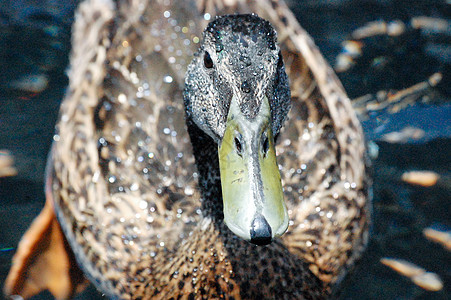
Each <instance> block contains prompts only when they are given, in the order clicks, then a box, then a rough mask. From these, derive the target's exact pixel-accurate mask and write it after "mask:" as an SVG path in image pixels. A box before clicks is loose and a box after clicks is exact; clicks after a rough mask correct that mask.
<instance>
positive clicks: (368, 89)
mask: <svg viewBox="0 0 451 300" xmlns="http://www.w3.org/2000/svg"><path fill="white" fill-rule="evenodd" d="M73 2H74V1H67V0H66V1H65V2H62V1H44V2H39V1H2V2H1V3H0V70H1V72H0V149H7V150H9V151H11V152H12V154H13V155H14V157H15V166H16V168H17V169H18V175H17V176H15V177H10V178H1V179H0V203H1V204H0V285H2V286H3V282H4V280H5V277H6V274H7V271H8V269H9V267H10V262H11V258H12V255H13V253H14V249H15V247H16V245H17V243H18V241H19V239H20V236H21V235H22V234H23V233H24V231H25V230H26V228H27V227H28V226H29V224H30V223H31V221H32V220H33V218H34V217H35V216H36V215H37V214H38V212H39V211H40V209H41V208H42V206H43V203H44V193H43V176H44V175H43V173H44V166H45V160H46V156H47V152H48V149H49V147H50V143H51V139H52V136H53V127H54V123H55V120H56V117H57V113H58V107H59V104H60V102H61V99H62V98H63V95H64V92H65V87H66V85H67V81H68V80H67V77H66V75H65V69H66V67H67V63H68V53H69V49H70V26H71V22H72V15H73V9H74V3H73ZM448 3H449V2H448ZM291 7H292V9H293V11H294V12H295V14H296V15H297V17H298V19H299V21H300V22H301V24H302V25H303V26H304V27H305V28H306V29H307V31H308V32H310V34H312V36H313V37H314V39H315V41H316V43H317V44H318V46H319V47H320V48H321V50H322V52H323V53H324V55H325V57H326V59H328V60H329V62H330V63H331V64H332V65H334V64H335V58H336V56H337V55H338V54H339V53H340V51H342V49H341V48H342V46H341V43H342V41H343V40H345V39H347V38H349V34H350V33H351V32H352V31H353V30H355V29H356V28H358V27H360V26H362V25H364V24H365V23H367V22H369V21H374V20H386V21H392V20H401V21H403V22H406V23H408V22H409V20H410V19H411V18H412V17H415V16H433V17H438V18H448V21H449V16H450V12H451V5H450V4H446V1H389V0H385V1H345V0H342V1H338V0H335V1H333V0H330V1H304V2H302V3H301V4H298V3H296V1H291ZM366 43H367V44H366V46H365V47H366V50H367V53H368V54H367V55H364V56H363V57H362V59H360V60H359V61H357V65H356V67H354V68H352V69H350V70H349V71H348V72H345V73H342V74H340V78H341V79H342V82H343V85H344V86H345V88H346V90H347V91H348V93H349V95H350V97H351V98H355V97H358V96H361V95H364V94H368V93H375V92H377V91H378V90H381V89H402V88H406V87H408V86H411V85H413V84H415V83H417V82H421V81H424V80H426V79H427V77H428V76H430V75H432V74H433V73H434V72H442V74H443V76H444V78H443V80H442V83H441V84H439V86H437V88H436V89H434V90H433V91H432V92H431V94H430V95H431V97H432V98H433V99H432V101H431V102H429V103H426V104H424V103H423V104H421V103H420V104H416V105H413V106H411V107H409V108H406V109H404V110H402V111H401V112H399V113H397V114H389V113H388V112H386V111H381V112H375V113H373V114H370V118H369V119H368V120H366V121H364V123H363V125H364V129H365V132H366V135H367V137H368V139H369V140H372V141H374V142H375V143H376V144H377V146H378V148H379V156H378V157H377V158H376V159H375V160H374V162H373V164H374V219H373V232H372V238H371V243H370V245H369V247H368V251H367V252H366V254H365V256H364V257H363V259H362V261H361V263H360V264H359V266H358V268H357V269H356V271H355V272H354V273H353V274H352V276H351V277H350V278H349V280H348V281H347V282H346V284H345V286H344V289H343V291H342V293H341V298H342V299H450V298H451V253H450V252H447V251H446V250H444V248H442V247H441V246H440V245H438V244H435V243H432V242H430V241H428V240H426V239H425V238H424V237H423V235H422V230H423V229H424V228H426V227H429V226H434V227H435V228H438V229H442V230H450V229H451V218H450V212H451V209H450V208H451V199H450V190H451V184H450V176H451V104H450V99H451V97H450V95H451V90H450V72H449V71H450V64H451V59H450V56H451V49H450V48H451V37H450V35H449V32H448V34H447V35H446V34H444V35H443V36H441V35H438V34H431V35H424V34H420V33H419V32H418V31H414V30H412V31H409V32H408V34H406V35H405V36H403V37H402V39H401V40H391V39H387V38H378V39H373V40H368V41H366ZM400 45H402V47H401V46H400ZM437 49H439V51H437ZM378 57H382V58H383V61H384V63H383V64H382V66H381V65H380V64H374V62H375V58H378ZM30 75H32V77H30ZM24 83H26V84H25V85H24ZM30 83H32V85H31V86H32V88H31V90H30V91H26V90H25V89H26V88H29V87H30ZM406 127H414V128H417V129H420V130H422V132H423V136H422V137H421V138H420V139H417V140H412V139H407V140H405V141H402V142H397V143H388V142H386V141H384V135H385V134H387V133H390V132H394V131H401V130H402V129H404V128H406ZM410 170H431V171H435V172H437V173H438V174H440V175H441V178H444V179H443V180H442V181H441V182H440V184H437V185H436V186H434V187H430V188H425V187H416V186H412V185H408V184H406V183H403V182H402V181H401V180H400V176H401V174H402V173H403V172H404V171H410ZM382 257H395V258H402V259H406V260H408V261H411V262H413V263H415V264H417V265H419V266H421V267H423V268H424V269H426V270H428V271H431V272H435V273H437V274H438V275H439V276H440V277H441V279H442V280H443V282H444V288H443V289H442V290H441V291H439V292H427V291H425V290H423V289H421V288H419V287H417V286H415V285H414V284H413V283H411V282H410V281H409V280H408V279H406V278H404V277H401V276H400V275H398V274H397V273H395V272H393V271H392V270H390V269H389V268H387V267H385V266H383V265H382V264H381V263H380V262H379V260H380V258H382ZM97 297H100V295H98V294H96V292H95V291H93V290H92V288H91V290H90V291H88V292H87V293H84V294H83V295H82V296H80V297H79V298H80V299H91V298H97ZM48 298H49V295H48V294H43V295H41V296H39V297H37V299H48Z"/></svg>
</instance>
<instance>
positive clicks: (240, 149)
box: [234, 134, 243, 156]
mask: <svg viewBox="0 0 451 300" xmlns="http://www.w3.org/2000/svg"><path fill="white" fill-rule="evenodd" d="M241 139H242V136H241V134H237V136H236V137H235V139H234V142H235V148H236V153H238V155H239V156H242V155H243V145H242V144H241Z"/></svg>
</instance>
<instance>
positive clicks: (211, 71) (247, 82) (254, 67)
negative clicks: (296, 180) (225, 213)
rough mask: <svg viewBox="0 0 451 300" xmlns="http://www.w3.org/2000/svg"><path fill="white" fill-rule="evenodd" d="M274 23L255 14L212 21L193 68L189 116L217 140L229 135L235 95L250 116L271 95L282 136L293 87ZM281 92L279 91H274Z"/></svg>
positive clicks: (188, 85) (188, 82)
mask: <svg viewBox="0 0 451 300" xmlns="http://www.w3.org/2000/svg"><path fill="white" fill-rule="evenodd" d="M276 41H277V34H276V32H275V30H274V28H273V27H272V25H271V24H270V23H269V22H268V21H266V20H263V19H261V18H260V17H258V16H257V15H255V14H246V15H226V16H222V17H219V18H217V19H216V20H214V21H213V22H211V23H210V24H209V25H208V27H207V28H206V29H205V31H204V34H203V43H202V45H201V47H200V49H199V51H198V52H197V53H196V55H195V58H194V59H193V61H192V63H191V64H190V65H189V67H188V71H187V76H186V82H185V83H186V89H185V95H184V96H185V105H186V106H187V114H188V117H191V118H192V119H193V121H194V122H195V123H196V125H197V126H198V127H199V128H201V129H202V130H203V131H205V132H206V133H207V134H209V135H210V136H211V137H212V138H213V139H214V140H215V141H216V142H218V141H219V140H220V139H221V138H222V137H223V135H224V130H225V123H226V118H227V113H228V110H229V106H230V101H231V99H232V95H233V94H235V95H239V101H240V102H239V103H238V105H239V107H240V109H241V112H242V113H243V114H244V115H245V116H246V117H247V118H249V119H253V118H255V117H256V115H257V114H258V113H259V110H260V106H261V103H262V99H263V98H264V97H265V96H266V97H268V100H269V104H270V107H271V112H272V129H273V132H274V135H277V133H278V132H279V130H280V128H281V127H282V125H283V122H284V120H285V118H286V116H287V114H288V111H289V108H290V87H289V84H288V78H287V75H286V73H285V68H284V64H283V59H282V55H281V54H280V49H279V46H278V45H277V43H276ZM275 91H277V92H275Z"/></svg>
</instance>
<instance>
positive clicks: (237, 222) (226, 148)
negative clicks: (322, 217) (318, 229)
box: [218, 96, 288, 245]
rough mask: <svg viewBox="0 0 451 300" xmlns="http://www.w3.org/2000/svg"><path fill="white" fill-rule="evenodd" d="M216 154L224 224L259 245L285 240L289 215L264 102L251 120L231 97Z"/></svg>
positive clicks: (268, 113) (267, 110) (267, 104)
mask: <svg viewBox="0 0 451 300" xmlns="http://www.w3.org/2000/svg"><path fill="white" fill-rule="evenodd" d="M218 153H219V167H220V171H221V186H222V198H223V204H224V221H225V223H226V224H227V226H228V227H229V229H230V230H231V231H232V232H233V233H235V234H236V235H237V236H239V237H241V238H243V239H245V240H247V241H250V242H252V243H254V244H258V245H266V244H269V243H271V241H272V239H273V238H274V237H276V236H281V235H282V234H284V233H285V231H286V230H287V227H288V213H287V209H286V206H285V202H284V201H283V191H282V184H281V180H280V173H279V168H278V166H277V161H276V151H275V148H274V138H273V133H272V128H271V111H270V106H269V102H268V99H267V98H266V97H265V98H264V100H263V102H262V106H261V107H260V112H259V114H258V115H257V117H255V118H254V119H253V120H249V119H247V118H246V117H245V116H244V115H243V113H242V112H241V110H240V108H239V107H238V101H237V99H236V98H235V96H234V97H233V99H232V101H231V104H230V109H229V114H228V116H227V124H226V130H225V133H224V137H223V139H222V141H221V143H220V145H219V151H218Z"/></svg>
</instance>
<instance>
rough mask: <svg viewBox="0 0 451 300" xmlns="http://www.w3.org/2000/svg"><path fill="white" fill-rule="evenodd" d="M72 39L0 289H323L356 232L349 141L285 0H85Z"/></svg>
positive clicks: (66, 294)
mask: <svg viewBox="0 0 451 300" xmlns="http://www.w3.org/2000/svg"><path fill="white" fill-rule="evenodd" d="M214 16H217V17H214ZM204 28H205V30H204ZM202 32H203V34H202ZM72 45H73V49H72V53H71V62H70V70H69V72H68V76H69V79H70V80H69V87H68V89H67V92H66V96H65V99H64V101H63V103H62V104H61V108H60V113H59V120H58V123H57V125H56V133H55V135H54V137H53V140H54V141H53V145H52V149H51V152H50V155H49V159H48V164H47V169H46V189H45V191H46V204H45V206H44V208H43V211H42V212H41V214H40V215H39V216H38V217H37V218H36V219H35V221H34V222H33V223H32V224H31V226H30V228H29V230H28V231H27V232H26V233H25V235H24V236H23V238H22V240H21V242H20V243H19V245H18V248H17V251H16V254H15V256H14V258H13V264H12V267H11V270H10V273H9V275H8V278H7V280H6V283H5V288H4V292H5V294H6V295H21V296H22V297H24V298H29V297H31V296H33V295H35V294H37V293H39V292H41V291H43V290H49V291H50V292H51V293H52V294H53V295H54V296H55V297H56V298H57V299H69V298H71V297H73V296H74V295H75V294H77V293H78V292H80V291H82V290H83V289H84V288H85V287H86V286H87V285H88V282H91V283H92V284H93V285H94V286H95V287H96V288H97V289H98V290H99V291H100V292H101V293H103V294H105V295H106V296H107V297H109V298H111V299H175V298H177V299H178V298H181V299H216V298H227V299H255V298H257V297H265V298H268V297H269V298H278V299H307V298H308V299H324V298H328V297H330V296H331V295H334V294H335V293H336V291H337V290H339V286H340V283H341V282H342V281H343V279H344V278H345V276H346V274H348V273H349V272H350V270H352V268H353V266H354V265H355V264H356V262H357V261H358V259H359V257H360V256H361V255H362V253H363V251H364V249H365V247H366V245H367V242H368V231H369V224H370V216H371V178H370V176H369V171H368V168H369V166H368V159H367V156H366V149H365V141H364V136H363V133H362V129H361V126H360V123H359V121H358V119H357V116H356V114H355V112H354V111H353V109H352V106H351V103H350V101H349V98H348V97H347V95H346V92H345V91H344V89H343V87H342V85H341V84H340V82H339V80H338V78H337V77H336V75H335V74H334V72H333V71H332V69H331V68H330V66H329V65H328V64H327V62H326V61H325V59H324V58H323V57H322V55H321V53H320V52H319V50H318V48H317V47H316V46H315V44H314V42H313V40H312V39H311V37H310V36H309V35H308V34H307V33H306V32H305V31H304V29H302V27H301V26H300V25H299V24H298V23H297V21H296V19H295V17H294V16H293V14H292V13H291V12H290V11H289V9H288V7H287V6H286V5H285V4H284V3H283V2H279V1H258V3H257V2H254V1H240V2H238V1H224V2H221V1H201V2H198V1H162V2H161V3H160V2H159V3H150V2H148V1H131V2H113V1H110V0H85V1H84V2H82V3H81V4H80V5H79V8H78V11H77V13H76V18H75V23H74V26H73V37H72Z"/></svg>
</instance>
